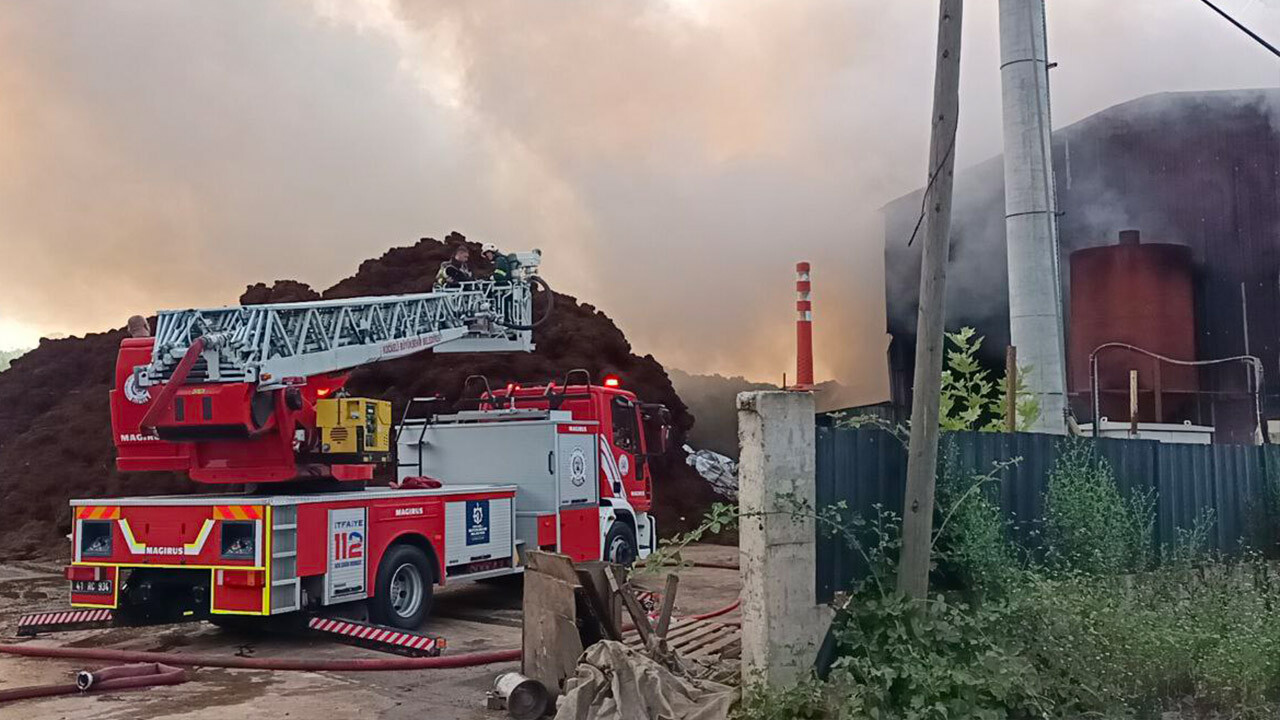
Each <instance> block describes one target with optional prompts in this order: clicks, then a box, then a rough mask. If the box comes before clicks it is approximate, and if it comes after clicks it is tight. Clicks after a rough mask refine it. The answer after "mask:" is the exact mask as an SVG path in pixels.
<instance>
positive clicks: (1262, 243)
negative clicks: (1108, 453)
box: [883, 90, 1280, 443]
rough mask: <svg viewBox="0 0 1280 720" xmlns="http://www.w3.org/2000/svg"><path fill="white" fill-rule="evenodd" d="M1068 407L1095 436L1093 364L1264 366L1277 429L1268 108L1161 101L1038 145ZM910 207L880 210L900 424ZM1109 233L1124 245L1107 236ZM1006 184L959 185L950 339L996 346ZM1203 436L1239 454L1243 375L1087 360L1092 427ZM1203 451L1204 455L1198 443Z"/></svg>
mask: <svg viewBox="0 0 1280 720" xmlns="http://www.w3.org/2000/svg"><path fill="white" fill-rule="evenodd" d="M1053 157H1054V167H1055V171H1056V182H1057V199H1058V208H1059V213H1060V216H1059V241H1060V258H1059V260H1060V267H1061V275H1062V277H1061V284H1062V295H1063V298H1064V301H1065V305H1066V307H1065V310H1064V312H1065V313H1066V318H1067V321H1066V333H1067V344H1066V348H1067V392H1068V397H1069V401H1070V407H1071V410H1072V413H1073V415H1074V416H1075V418H1076V419H1077V420H1078V421H1079V422H1080V423H1090V422H1092V421H1093V420H1094V414H1095V411H1094V400H1093V397H1092V394H1091V392H1090V355H1091V354H1093V352H1094V350H1095V349H1096V348H1098V347H1099V346H1100V345H1102V344H1104V343H1111V342H1124V343H1129V344H1132V345H1135V346H1138V347H1141V348H1144V349H1146V350H1150V351H1152V352H1155V353H1158V354H1160V355H1164V356H1166V357H1169V358H1173V359H1176V360H1186V361H1190V360H1200V361H1203V360H1216V359H1220V358H1227V357H1232V356H1239V355H1253V356H1256V357H1258V358H1259V359H1261V361H1262V367H1263V368H1264V373H1263V374H1264V378H1266V379H1271V380H1272V382H1270V384H1268V383H1267V382H1265V381H1264V383H1263V384H1262V386H1261V393H1260V395H1261V398H1260V403H1259V404H1260V410H1261V414H1262V416H1263V417H1264V418H1276V417H1280V344H1278V343H1277V330H1280V90H1250V91H1220V92H1194V93H1163V94H1158V95H1151V96H1148V97H1144V98H1140V99H1138V100H1134V101H1131V102H1127V103H1124V104H1121V105H1117V106H1115V107H1112V108H1109V109H1107V110H1104V111H1102V112H1100V113H1097V114H1096V115H1093V116H1091V117H1089V118H1087V119H1085V120H1082V121H1080V122H1077V123H1075V124H1073V125H1071V126H1069V127H1066V128H1062V129H1059V130H1057V131H1055V132H1054V135H1053ZM921 195H922V190H917V191H916V192H914V193H912V194H910V195H906V196H904V197H901V198H898V199H897V200H894V201H893V202H891V203H889V204H888V205H887V206H885V208H884V209H883V213H884V221H885V293H886V309H887V330H888V332H889V334H890V336H891V342H890V348H889V357H888V361H889V373H890V388H891V395H892V404H893V406H895V407H898V408H905V407H909V405H910V392H911V376H912V370H913V359H914V352H915V329H916V309H917V297H918V287H919V273H920V244H919V243H914V244H912V245H908V239H909V238H910V237H911V234H912V229H913V227H915V225H916V222H917V219H918V217H919V215H920V208H921ZM1122 233H1123V235H1122ZM1005 248H1006V243H1005V202H1004V166H1003V163H1002V160H1001V158H993V159H991V160H989V161H987V162H985V163H982V164H980V165H978V166H976V167H973V168H971V169H968V170H966V171H963V172H960V173H958V175H957V179H956V185H955V206H954V219H953V225H952V239H951V255H950V265H949V268H948V285H947V321H946V326H947V328H948V329H956V328H959V327H962V326H966V325H967V326H972V327H974V328H975V329H977V331H978V332H979V334H981V335H983V336H985V338H986V341H985V345H984V354H985V357H984V360H986V361H989V362H990V363H991V365H992V366H997V365H1000V364H1002V363H1003V357H1004V350H1005V347H1006V346H1007V345H1008V343H1009V296H1008V280H1007V279H1008V275H1007V263H1006V250H1005ZM1132 370H1136V371H1137V372H1138V380H1137V383H1138V389H1139V392H1138V409H1139V412H1138V417H1137V420H1138V421H1140V422H1142V423H1160V424H1172V425H1179V426H1185V425H1187V424H1190V425H1192V426H1201V427H1204V428H1206V429H1209V428H1211V429H1212V439H1213V441H1214V442H1219V443H1248V442H1252V441H1253V440H1254V438H1255V435H1256V433H1257V430H1258V427H1257V426H1258V423H1257V421H1256V419H1255V418H1256V412H1255V395H1254V392H1253V390H1254V384H1255V383H1254V380H1253V376H1252V375H1251V371H1250V370H1249V368H1248V367H1247V366H1246V365H1245V364H1242V363H1232V364H1221V365H1215V366H1206V367H1181V366H1176V365H1171V364H1167V363H1159V364H1157V363H1155V362H1154V361H1152V360H1151V359H1149V358H1146V357H1144V356H1140V355H1138V354H1135V353H1131V352H1128V351H1124V350H1117V351H1114V352H1112V351H1108V352H1106V353H1100V354H1099V355H1098V383H1099V388H1100V391H1099V393H1098V407H1099V412H1098V414H1099V415H1100V416H1102V417H1103V418H1107V419H1110V420H1112V421H1117V420H1118V421H1124V422H1128V421H1129V420H1130V411H1129V407H1130V371H1132ZM1207 437H1208V436H1207V435H1206V439H1207Z"/></svg>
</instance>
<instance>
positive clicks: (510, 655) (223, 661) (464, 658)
mask: <svg viewBox="0 0 1280 720" xmlns="http://www.w3.org/2000/svg"><path fill="white" fill-rule="evenodd" d="M741 602H742V601H741V600H735V601H734V602H733V603H732V604H730V605H726V606H725V607H722V608H720V609H719V610H714V611H712V612H709V613H703V614H701V615H690V616H688V617H689V618H690V619H692V620H710V619H711V618H715V617H719V616H721V615H727V614H728V613H730V612H733V611H734V610H736V609H738V605H739V604H741ZM0 653H4V654H7V655H24V656H27V657H50V658H66V659H75V660H114V661H117V662H144V663H163V664H165V665H177V666H183V667H192V666H198V667H216V668H236V669H244V670H298V671H306V672H326V671H341V672H363V671H374V670H435V669H446V668H461V667H476V666H479V665H492V664H494V663H503V662H514V661H516V660H519V659H520V655H521V652H520V650H519V649H514V650H493V651H488V652H475V653H463V654H461V655H440V656H438V657H425V658H351V659H345V660H320V659H315V658H288V657H284V658H246V657H234V656H232V657H225V656H216V655H187V654H184V653H159V652H141V651H135V650H108V649H100V648H78V647H76V648H73V647H48V646H41V645H25V644H24V645H0Z"/></svg>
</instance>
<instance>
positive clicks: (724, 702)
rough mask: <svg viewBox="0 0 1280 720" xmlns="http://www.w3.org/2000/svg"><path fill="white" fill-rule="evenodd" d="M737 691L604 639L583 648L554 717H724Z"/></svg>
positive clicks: (626, 719) (632, 719)
mask: <svg viewBox="0 0 1280 720" xmlns="http://www.w3.org/2000/svg"><path fill="white" fill-rule="evenodd" d="M737 697H738V691H737V690H736V689H734V688H731V687H729V686H727V685H721V684H719V683H715V682H711V681H709V680H693V679H688V678H683V677H680V676H678V675H676V674H675V673H673V672H671V671H670V670H668V669H667V668H666V667H664V666H663V665H661V664H659V663H658V662H655V661H654V660H652V659H651V658H649V657H648V656H647V655H645V654H643V653H641V652H639V651H636V650H633V649H631V648H629V647H627V646H626V645H623V644H622V643H619V642H613V641H609V640H606V641H604V642H598V643H596V644H595V645H592V646H591V647H590V648H587V651H586V652H584V653H583V654H582V657H581V658H579V659H578V669H577V674H576V675H575V676H574V677H571V678H569V679H568V680H566V681H565V692H564V695H562V696H561V697H560V701H559V703H558V704H557V707H556V720H659V719H661V720H667V719H670V720H725V719H726V718H728V717H729V708H730V707H732V705H733V702H734V700H736V699H737Z"/></svg>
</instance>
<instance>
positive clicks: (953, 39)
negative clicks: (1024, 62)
mask: <svg viewBox="0 0 1280 720" xmlns="http://www.w3.org/2000/svg"><path fill="white" fill-rule="evenodd" d="M963 16H964V0H940V2H939V10H938V66H937V70H936V71H935V73H934V90H933V116H932V118H933V122H932V124H933V137H932V138H931V140H930V143H929V177H928V182H927V183H926V185H925V199H924V214H925V217H924V220H923V222H924V223H925V233H924V247H923V250H922V252H921V261H920V315H919V318H918V319H917V321H916V367H915V386H914V390H913V393H914V397H913V399H912V402H911V444H910V446H909V447H908V451H907V493H906V497H905V498H904V502H903V515H902V558H901V560H900V562H899V564H898V590H899V591H901V592H903V593H906V594H907V595H910V596H911V597H914V598H923V597H925V595H927V594H928V592H929V555H930V551H931V549H932V545H933V542H932V538H933V493H934V483H935V475H936V472H937V468H938V401H939V398H940V395H941V392H942V352H943V305H944V303H943V300H944V298H945V295H946V281H947V254H948V250H949V246H950V240H951V186H952V175H953V173H954V170H955V157H956V155H955V143H956V126H957V121H958V120H959V116H960V27H961V24H962V23H961V21H962V19H963Z"/></svg>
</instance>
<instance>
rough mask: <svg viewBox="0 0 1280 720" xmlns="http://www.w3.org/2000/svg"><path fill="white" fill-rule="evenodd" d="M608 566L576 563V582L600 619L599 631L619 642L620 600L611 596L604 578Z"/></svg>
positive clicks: (620, 625)
mask: <svg viewBox="0 0 1280 720" xmlns="http://www.w3.org/2000/svg"><path fill="white" fill-rule="evenodd" d="M608 566H609V564H608V563H606V562H601V561H599V560H597V561H593V562H585V563H576V564H575V566H574V567H575V569H576V570H577V573H578V582H579V583H580V584H581V585H582V588H583V591H584V592H585V593H586V594H587V599H588V602H590V604H591V607H592V609H593V610H594V611H595V614H596V615H597V616H598V617H599V618H600V626H601V630H602V631H603V634H604V636H605V637H607V638H609V639H610V640H621V639H622V638H623V631H622V599H621V598H619V597H617V596H616V595H614V594H613V592H612V591H611V590H610V588H609V579H608V578H607V577H606V574H607V572H608V570H607V568H608Z"/></svg>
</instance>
